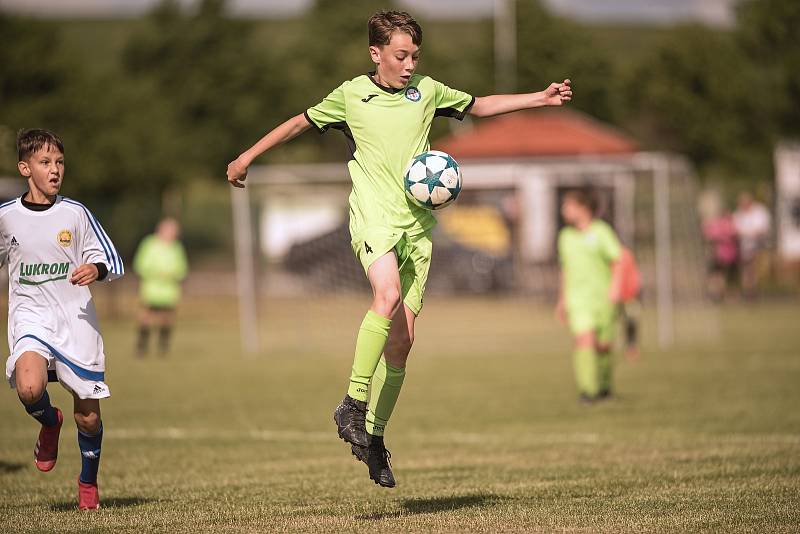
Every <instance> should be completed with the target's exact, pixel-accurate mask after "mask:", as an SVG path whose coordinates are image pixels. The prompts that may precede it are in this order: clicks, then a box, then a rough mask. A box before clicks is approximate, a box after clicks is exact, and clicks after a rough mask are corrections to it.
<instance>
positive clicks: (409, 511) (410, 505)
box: [358, 493, 505, 521]
mask: <svg viewBox="0 0 800 534" xmlns="http://www.w3.org/2000/svg"><path fill="white" fill-rule="evenodd" d="M503 499H505V497H500V496H499V495H493V494H488V493H479V494H472V495H453V496H450V497H429V498H424V497H422V498H413V499H403V501H402V502H401V504H400V507H401V510H395V511H392V512H377V513H374V514H364V515H361V516H359V517H358V518H359V519H362V520H370V521H378V520H381V519H390V518H394V517H400V516H402V515H415V514H436V513H439V512H453V511H456V510H463V509H465V508H487V507H491V506H495V505H496V504H497V503H498V502H500V501H501V500H503Z"/></svg>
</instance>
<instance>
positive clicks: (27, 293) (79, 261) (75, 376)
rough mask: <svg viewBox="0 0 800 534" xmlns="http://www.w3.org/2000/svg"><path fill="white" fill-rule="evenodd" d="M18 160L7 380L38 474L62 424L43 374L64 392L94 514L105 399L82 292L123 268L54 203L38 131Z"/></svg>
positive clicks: (0, 246) (54, 163) (4, 221)
mask: <svg viewBox="0 0 800 534" xmlns="http://www.w3.org/2000/svg"><path fill="white" fill-rule="evenodd" d="M17 151H18V153H19V163H18V168H19V172H20V174H21V175H22V176H23V177H25V178H27V180H28V192H27V193H25V194H24V195H23V196H22V197H20V198H17V199H14V200H12V201H10V202H6V203H5V204H2V205H0V265H3V264H8V346H9V350H10V351H11V355H10V356H9V357H8V360H7V362H6V378H8V380H9V383H10V384H11V387H12V388H16V390H17V395H18V396H19V399H20V401H22V404H23V405H24V406H25V410H26V411H27V412H28V413H29V414H31V416H33V417H34V418H35V419H36V420H37V421H38V422H40V423H41V424H42V428H41V430H40V432H39V439H38V440H37V442H36V448H35V450H34V458H35V464H36V467H37V468H38V469H39V470H40V471H45V472H46V471H50V470H51V469H53V467H54V466H55V464H56V459H57V456H58V437H59V433H60V431H61V424H62V423H63V416H62V414H61V411H60V410H59V409H58V408H55V407H53V406H52V405H51V404H50V397H49V396H48V394H47V389H46V388H47V382H48V375H50V376H55V377H57V379H58V381H59V382H61V385H62V386H64V388H65V389H66V390H67V391H69V392H70V393H72V397H73V399H74V403H73V404H74V410H73V411H74V416H75V423H76V424H77V426H78V446H79V448H80V451H81V458H82V465H81V473H80V476H79V477H78V507H79V508H80V509H82V510H87V509H96V508H99V506H100V500H99V494H98V490H97V469H98V467H99V462H100V444H101V442H102V439H103V424H102V421H101V419H100V401H99V399H102V398H105V397H108V396H110V392H109V390H108V386H106V384H105V382H104V379H105V376H104V375H105V354H104V353H103V340H102V338H101V337H100V330H99V325H98V322H97V316H96V313H95V309H94V304H93V302H92V295H91V293H90V292H89V288H88V287H87V286H88V285H89V284H91V283H92V282H94V281H96V280H112V279H114V278H118V277H120V276H122V274H123V272H124V271H123V266H122V260H121V258H120V257H119V255H118V254H117V252H116V250H115V249H114V245H113V244H112V243H111V240H110V239H109V238H108V235H107V234H106V233H105V231H104V230H103V228H102V227H101V226H100V223H99V222H98V221H97V219H96V218H95V217H94V216H93V215H92V214H91V213H90V212H89V210H87V209H86V207H84V206H83V205H82V204H80V203H78V202H75V201H74V200H71V199H68V198H65V197H62V196H59V195H58V191H59V190H60V188H61V183H62V180H63V179H64V145H63V143H62V142H61V140H60V139H59V138H58V137H57V136H56V135H55V134H53V133H52V132H48V131H46V130H38V129H33V130H26V131H25V130H24V131H21V132H20V133H19V135H18V136H17Z"/></svg>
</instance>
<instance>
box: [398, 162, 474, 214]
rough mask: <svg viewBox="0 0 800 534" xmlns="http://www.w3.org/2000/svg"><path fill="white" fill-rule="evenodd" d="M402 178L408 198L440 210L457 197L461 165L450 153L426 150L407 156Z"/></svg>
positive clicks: (426, 206) (430, 208)
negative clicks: (408, 159) (409, 160)
mask: <svg viewBox="0 0 800 534" xmlns="http://www.w3.org/2000/svg"><path fill="white" fill-rule="evenodd" d="M404 181H405V188H406V196H407V197H408V198H409V199H410V200H411V202H413V203H414V204H416V205H417V206H419V207H421V208H425V209H427V210H440V209H442V208H444V207H445V206H449V205H450V204H452V203H453V201H455V199H456V198H458V194H459V193H460V192H461V169H459V167H458V163H456V160H454V159H453V158H452V157H451V156H450V154H446V153H444V152H441V151H439V150H428V151H427V152H423V153H422V154H419V155H418V156H415V157H414V159H412V160H411V163H409V164H408V168H407V169H406V173H405V179H404Z"/></svg>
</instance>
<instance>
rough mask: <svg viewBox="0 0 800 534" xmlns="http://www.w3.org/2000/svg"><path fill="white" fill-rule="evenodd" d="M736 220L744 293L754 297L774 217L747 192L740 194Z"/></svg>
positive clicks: (734, 218) (740, 273)
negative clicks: (760, 264)
mask: <svg viewBox="0 0 800 534" xmlns="http://www.w3.org/2000/svg"><path fill="white" fill-rule="evenodd" d="M738 204H739V205H738V207H737V208H736V211H735V212H734V214H733V223H734V226H735V227H736V234H737V235H738V237H739V276H740V280H741V285H742V296H744V297H745V298H754V297H755V296H756V291H757V286H758V266H759V258H760V257H761V256H762V251H764V250H766V248H767V245H768V244H769V237H770V228H771V225H772V218H771V216H770V213H769V210H768V209H767V208H766V207H765V206H764V205H763V204H761V203H760V202H756V201H755V200H754V199H753V195H751V194H750V193H748V192H742V193H739V202H738Z"/></svg>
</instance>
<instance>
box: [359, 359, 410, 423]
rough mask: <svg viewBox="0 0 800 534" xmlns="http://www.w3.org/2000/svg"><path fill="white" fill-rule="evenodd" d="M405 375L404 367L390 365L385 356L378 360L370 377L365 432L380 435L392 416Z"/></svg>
mask: <svg viewBox="0 0 800 534" xmlns="http://www.w3.org/2000/svg"><path fill="white" fill-rule="evenodd" d="M405 377H406V369H405V367H403V368H397V367H392V366H391V365H389V364H387V363H386V359H385V358H381V361H380V362H378V368H377V369H375V374H374V375H373V377H372V391H371V392H370V395H369V406H368V409H367V432H368V433H370V434H372V435H373V436H382V435H383V433H384V431H385V430H386V424H387V423H388V422H389V418H390V417H391V416H392V411H394V406H395V404H397V398H398V397H399V396H400V388H402V387H403V380H404V379H405Z"/></svg>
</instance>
